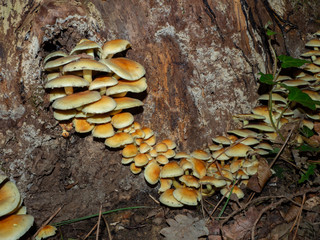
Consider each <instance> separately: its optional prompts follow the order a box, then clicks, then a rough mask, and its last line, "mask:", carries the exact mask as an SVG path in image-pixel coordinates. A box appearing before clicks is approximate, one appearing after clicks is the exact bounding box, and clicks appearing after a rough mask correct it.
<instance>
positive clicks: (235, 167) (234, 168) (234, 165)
mask: <svg viewBox="0 0 320 240" xmlns="http://www.w3.org/2000/svg"><path fill="white" fill-rule="evenodd" d="M242 163H243V159H237V160H233V161H232V162H231V163H230V172H231V173H235V172H236V171H238V170H239V169H240V168H241V167H242Z"/></svg>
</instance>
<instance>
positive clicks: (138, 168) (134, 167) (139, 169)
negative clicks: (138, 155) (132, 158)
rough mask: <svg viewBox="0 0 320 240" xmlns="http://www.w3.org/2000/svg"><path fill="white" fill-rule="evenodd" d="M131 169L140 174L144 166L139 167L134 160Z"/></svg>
mask: <svg viewBox="0 0 320 240" xmlns="http://www.w3.org/2000/svg"><path fill="white" fill-rule="evenodd" d="M130 171H131V172H132V173H133V174H139V173H140V172H141V171H142V168H140V167H137V166H136V165H135V164H134V162H133V163H131V164H130Z"/></svg>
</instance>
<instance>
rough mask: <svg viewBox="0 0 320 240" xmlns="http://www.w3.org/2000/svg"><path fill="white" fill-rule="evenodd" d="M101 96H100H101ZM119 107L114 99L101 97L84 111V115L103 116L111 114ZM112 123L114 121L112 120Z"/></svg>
mask: <svg viewBox="0 0 320 240" xmlns="http://www.w3.org/2000/svg"><path fill="white" fill-rule="evenodd" d="M99 95H100V94H99ZM116 106H117V104H116V102H115V101H114V100H113V98H111V97H108V96H101V98H100V99H99V100H98V101H96V102H93V103H90V104H87V105H86V106H85V107H84V108H83V109H82V111H83V112H84V113H94V114H101V113H107V112H111V111H112V110H114V109H115V107H116ZM111 121H112V119H111Z"/></svg>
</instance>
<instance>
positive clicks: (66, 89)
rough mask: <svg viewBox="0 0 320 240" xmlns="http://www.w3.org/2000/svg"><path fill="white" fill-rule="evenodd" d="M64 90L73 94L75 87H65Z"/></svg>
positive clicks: (68, 93)
mask: <svg viewBox="0 0 320 240" xmlns="http://www.w3.org/2000/svg"><path fill="white" fill-rule="evenodd" d="M64 91H65V92H66V94H67V95H71V94H72V93H73V87H64Z"/></svg>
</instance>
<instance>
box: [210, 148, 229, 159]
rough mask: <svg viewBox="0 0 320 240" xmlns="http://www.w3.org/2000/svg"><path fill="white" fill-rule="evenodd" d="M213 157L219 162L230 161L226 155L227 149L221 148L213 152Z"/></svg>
mask: <svg viewBox="0 0 320 240" xmlns="http://www.w3.org/2000/svg"><path fill="white" fill-rule="evenodd" d="M212 157H213V158H214V159H217V160H220V161H224V160H228V159H230V157H229V156H227V155H226V154H225V149H224V148H221V149H220V150H218V151H215V152H213V153H212Z"/></svg>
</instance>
